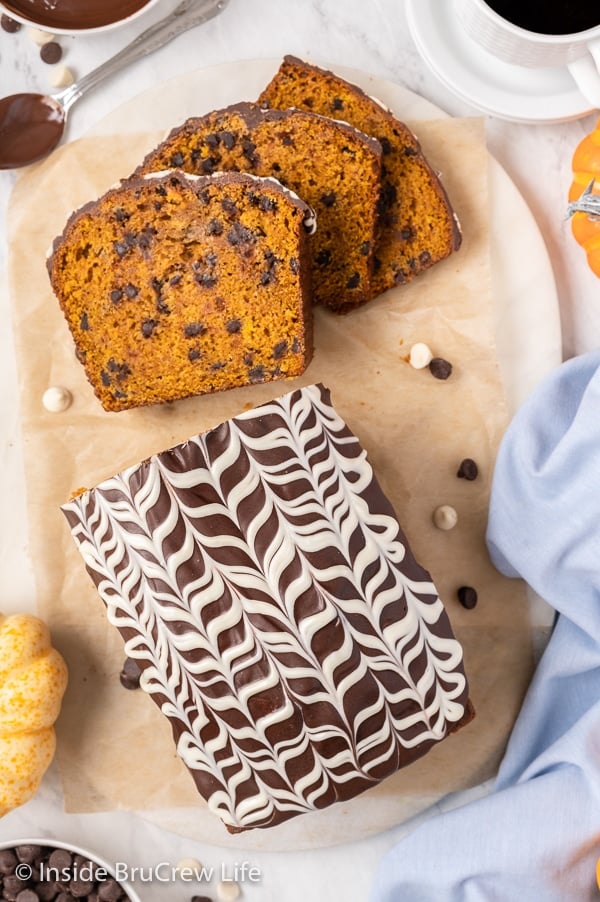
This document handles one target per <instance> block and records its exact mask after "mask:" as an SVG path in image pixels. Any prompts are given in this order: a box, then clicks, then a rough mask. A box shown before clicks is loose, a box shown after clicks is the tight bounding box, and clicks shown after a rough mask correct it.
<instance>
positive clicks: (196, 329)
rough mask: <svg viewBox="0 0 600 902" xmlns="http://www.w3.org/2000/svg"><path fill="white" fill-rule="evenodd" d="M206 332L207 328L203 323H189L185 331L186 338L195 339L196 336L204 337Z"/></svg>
mask: <svg viewBox="0 0 600 902" xmlns="http://www.w3.org/2000/svg"><path fill="white" fill-rule="evenodd" d="M204 332H206V326H204V325H203V324H202V323H188V324H187V326H184V329H183V334H184V335H185V337H186V338H195V337H196V335H202V334H203V333H204Z"/></svg>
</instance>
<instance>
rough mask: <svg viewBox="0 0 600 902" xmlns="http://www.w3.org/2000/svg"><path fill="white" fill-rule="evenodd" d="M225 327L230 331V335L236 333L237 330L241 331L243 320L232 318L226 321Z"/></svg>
mask: <svg viewBox="0 0 600 902" xmlns="http://www.w3.org/2000/svg"><path fill="white" fill-rule="evenodd" d="M225 328H226V329H227V331H228V332H229V334H230V335H235V333H236V332H239V331H240V329H241V328H242V323H241V320H239V319H230V320H229V322H227V323H225Z"/></svg>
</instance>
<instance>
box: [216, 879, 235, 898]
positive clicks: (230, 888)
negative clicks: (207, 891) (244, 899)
mask: <svg viewBox="0 0 600 902" xmlns="http://www.w3.org/2000/svg"><path fill="white" fill-rule="evenodd" d="M240 892H241V890H240V887H239V884H238V883H236V882H235V880H222V881H221V882H220V883H217V898H219V899H220V900H221V902H233V900H234V899H237V898H239V895H240Z"/></svg>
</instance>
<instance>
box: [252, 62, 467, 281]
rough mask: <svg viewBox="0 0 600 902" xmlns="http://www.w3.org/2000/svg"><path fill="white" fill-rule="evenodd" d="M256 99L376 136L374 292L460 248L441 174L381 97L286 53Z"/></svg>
mask: <svg viewBox="0 0 600 902" xmlns="http://www.w3.org/2000/svg"><path fill="white" fill-rule="evenodd" d="M259 103H260V104H262V105H263V106H265V107H269V108H274V109H286V108H287V107H298V108H299V109H303V110H310V111H312V112H314V113H321V114H322V115H324V116H331V117H332V118H334V119H342V120H345V121H346V122H349V123H350V124H351V125H354V126H355V127H356V128H359V129H361V131H363V132H365V133H366V134H368V135H373V136H374V137H376V138H377V139H378V140H379V142H380V144H381V146H382V149H383V159H382V173H381V180H382V190H381V199H380V206H379V212H380V218H379V224H378V227H377V236H376V241H375V269H374V273H373V278H372V295H373V296H375V295H377V294H380V293H381V292H382V291H385V290H386V289H388V288H392V287H393V286H394V285H400V284H402V283H404V282H408V281H409V280H410V279H412V278H413V276H416V275H418V273H420V272H422V271H423V270H425V269H428V268H429V267H430V266H432V265H433V264H434V263H437V262H438V261H439V260H443V259H444V258H445V257H447V256H449V254H451V253H452V252H453V251H455V250H458V248H459V247H460V243H461V233H460V228H459V225H458V220H457V218H456V216H455V214H454V212H453V210H452V208H451V206H450V201H449V200H448V197H447V195H446V192H445V190H444V187H443V185H442V183H441V182H440V179H439V177H438V176H437V175H436V173H435V172H434V171H433V169H432V168H431V166H430V165H429V163H428V162H427V160H426V159H425V157H424V155H423V152H422V150H421V147H420V145H419V142H418V140H417V139H416V137H415V135H413V133H412V132H411V130H410V129H409V128H408V127H407V126H406V125H404V123H402V122H400V121H399V120H398V119H396V118H395V116H394V115H393V114H392V113H391V112H390V111H389V110H387V109H386V108H385V107H383V106H382V105H381V104H380V103H379V101H377V100H375V99H374V98H372V97H369V96H368V95H367V94H365V92H364V91H363V90H362V89H361V88H359V87H357V86H356V85H353V84H351V83H350V82H348V81H345V80H344V79H343V78H340V76H338V75H335V74H334V73H333V72H330V71H328V70H325V69H320V68H318V67H317V66H313V65H311V64H309V63H306V62H304V61H303V60H300V59H297V58H296V57H294V56H286V57H285V58H284V60H283V63H282V64H281V66H280V68H279V71H278V72H277V73H276V74H275V76H274V77H273V79H272V80H271V82H270V83H269V84H268V85H267V87H266V88H265V89H264V91H263V92H262V93H261V95H260V97H259Z"/></svg>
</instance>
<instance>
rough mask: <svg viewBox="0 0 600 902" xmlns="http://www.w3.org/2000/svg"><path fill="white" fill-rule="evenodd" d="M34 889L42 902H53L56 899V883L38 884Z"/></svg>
mask: <svg viewBox="0 0 600 902" xmlns="http://www.w3.org/2000/svg"><path fill="white" fill-rule="evenodd" d="M34 889H35V891H36V893H37V895H38V899H39V900H40V902H52V900H53V899H55V898H56V888H55V886H54V883H36V884H35V886H34Z"/></svg>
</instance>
